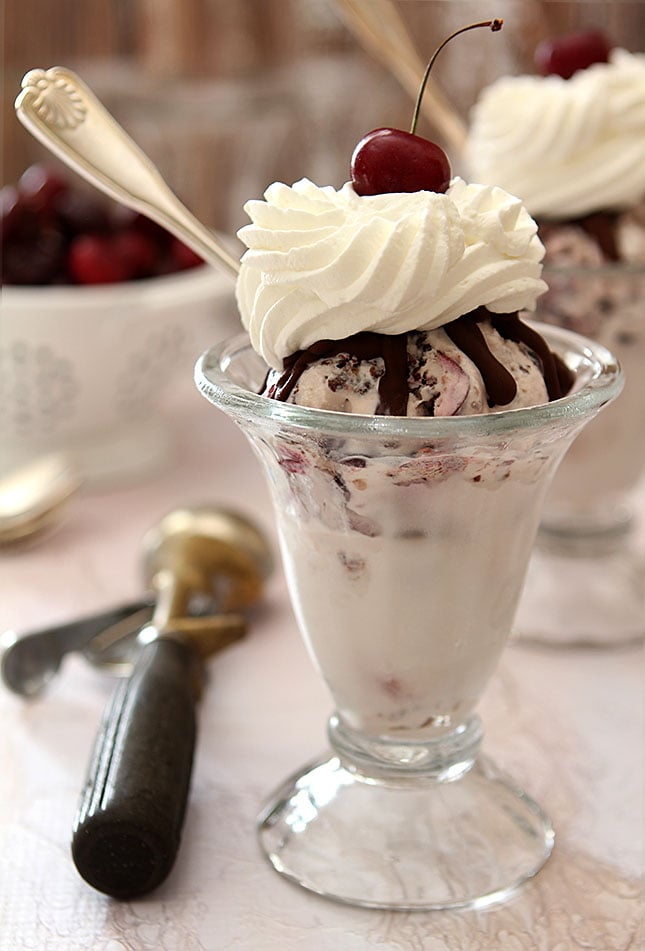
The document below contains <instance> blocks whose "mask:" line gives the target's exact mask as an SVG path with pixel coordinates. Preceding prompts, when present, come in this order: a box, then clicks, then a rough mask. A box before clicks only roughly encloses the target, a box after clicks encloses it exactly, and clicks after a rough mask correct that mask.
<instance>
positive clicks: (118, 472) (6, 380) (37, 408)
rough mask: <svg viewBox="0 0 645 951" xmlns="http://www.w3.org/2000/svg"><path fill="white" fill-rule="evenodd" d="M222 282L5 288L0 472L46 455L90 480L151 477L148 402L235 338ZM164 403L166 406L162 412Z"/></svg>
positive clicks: (153, 422) (160, 426)
mask: <svg viewBox="0 0 645 951" xmlns="http://www.w3.org/2000/svg"><path fill="white" fill-rule="evenodd" d="M235 314H236V309H235V305H234V300H233V283H232V281H231V280H230V279H229V278H227V277H226V276H225V275H221V274H219V273H218V272H216V271H215V270H213V269H212V268H210V267H207V266H204V267H198V268H194V269H192V270H189V271H183V272H181V273H178V274H174V275H167V276H164V277H155V278H149V279H147V280H141V281H130V282H124V283H121V284H110V285H95V286H85V287H81V286H52V287H18V286H4V287H2V288H1V298H0V469H6V468H9V467H11V466H14V465H17V464H20V463H22V462H24V461H27V460H29V459H31V458H33V457H34V456H37V455H39V454H41V453H45V452H49V451H52V450H56V451H60V450H63V451H65V452H68V453H69V454H70V455H72V456H73V457H74V459H75V461H76V463H77V464H78V466H79V468H80V470H81V473H82V475H83V476H84V477H85V478H86V479H87V481H89V482H90V483H97V482H101V483H105V482H111V483H113V482H122V481H125V480H127V479H129V478H131V477H134V476H142V475H150V474H152V473H153V472H154V471H155V470H156V469H158V468H159V467H160V466H161V465H162V464H163V462H164V460H165V459H166V458H167V455H168V448H169V423H170V422H171V420H170V419H169V418H168V417H169V414H170V415H172V401H167V400H166V401H162V402H158V394H159V380H160V379H165V380H166V381H167V386H166V387H165V390H166V395H168V394H170V393H171V392H172V389H173V386H175V385H176V384H177V382H178V380H179V379H180V378H181V377H185V379H186V380H192V373H193V366H194V363H195V361H196V359H197V357H198V356H199V354H200V353H201V352H202V350H204V349H205V347H206V346H209V345H210V344H211V343H212V342H213V339H214V338H216V339H218V340H219V339H221V338H222V337H225V336H228V335H229V334H230V332H231V330H232V331H233V332H236V331H237V330H239V322H238V319H237V317H236V316H235ZM169 406H170V408H169Z"/></svg>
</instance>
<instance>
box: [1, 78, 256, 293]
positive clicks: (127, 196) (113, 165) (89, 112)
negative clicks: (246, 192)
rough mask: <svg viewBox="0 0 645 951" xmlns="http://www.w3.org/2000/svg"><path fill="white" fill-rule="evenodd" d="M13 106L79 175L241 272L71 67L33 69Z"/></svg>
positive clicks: (225, 267) (216, 263) (217, 264)
mask: <svg viewBox="0 0 645 951" xmlns="http://www.w3.org/2000/svg"><path fill="white" fill-rule="evenodd" d="M15 108H16V114H17V116H18V118H19V120H20V121H21V122H22V124H23V125H24V126H25V128H26V129H28V130H29V132H31V134H32V135H33V136H34V137H35V138H36V139H38V140H39V141H40V142H42V144H43V145H44V146H46V148H48V149H49V150H50V151H51V152H53V153H54V154H55V155H57V156H58V158H60V159H61V160H62V161H63V162H65V163H66V164H67V165H68V166H69V167H70V168H72V169H74V171H76V172H78V174H79V175H81V176H82V177H83V178H85V179H87V181H89V182H91V183H92V184H93V185H95V186H96V187H97V188H98V189H100V190H101V191H103V192H105V193H106V194H107V195H109V196H110V197H111V198H114V199H116V200H117V201H119V202H121V204H123V205H126V206H127V207H128V208H132V209H134V210H135V211H140V212H141V213H142V214H144V215H146V216H147V217H148V218H152V219H153V220H154V221H156V222H157V223H158V224H160V225H162V226H163V227H164V228H166V229H167V230H168V231H170V232H171V233H172V234H174V235H175V236H176V237H178V238H179V239H180V240H181V241H183V242H184V243H185V244H187V245H189V247H191V248H192V249H193V250H194V251H195V252H196V253H197V254H199V255H200V257H202V258H204V260H206V261H208V262H209V264H213V265H214V266H215V267H218V268H221V269H223V270H224V271H226V273H227V274H228V275H229V276H231V277H236V276H237V274H238V272H239V269H240V262H239V261H238V260H237V259H236V258H235V257H234V256H233V255H232V254H231V253H230V252H229V251H228V250H227V248H226V247H225V246H224V245H223V244H222V243H221V242H220V241H219V240H218V238H217V237H216V235H215V234H213V232H212V231H210V230H209V229H208V228H206V226H205V225H203V224H202V223H201V222H200V221H198V220H197V218H195V216H194V215H193V214H192V213H191V212H190V211H188V209H187V208H186V207H185V206H184V205H183V204H182V203H181V202H180V201H179V199H178V198H177V196H176V195H175V194H174V193H173V192H172V191H171V189H170V188H169V187H168V185H167V184H166V182H165V181H164V180H163V178H162V177H161V174H160V173H159V170H158V169H157V168H156V167H155V165H154V164H153V163H152V162H151V160H150V159H149V158H148V156H147V155H145V154H144V153H143V152H142V151H141V149H140V148H139V146H138V145H136V144H135V143H134V142H133V141H132V139H131V138H130V137H129V136H128V135H127V133H126V132H125V131H124V130H123V129H122V128H121V126H120V125H119V124H118V122H116V120H115V119H114V118H113V116H111V115H110V113H109V112H108V111H107V109H106V108H105V107H104V106H103V105H102V104H101V103H100V102H99V100H98V99H97V98H96V96H95V95H94V94H93V93H92V92H91V91H90V89H89V88H88V87H87V86H86V85H85V84H84V83H83V82H82V81H81V79H79V77H78V76H77V75H76V74H75V73H74V72H72V70H70V69H65V68H64V67H62V66H53V67H52V68H51V69H46V70H45V69H32V70H30V71H29V72H28V73H27V74H26V75H25V76H24V78H23V80H22V92H21V93H20V95H19V96H18V98H17V99H16V103H15Z"/></svg>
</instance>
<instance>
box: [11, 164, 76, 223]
mask: <svg viewBox="0 0 645 951" xmlns="http://www.w3.org/2000/svg"><path fill="white" fill-rule="evenodd" d="M67 187H68V186H67V182H66V181H65V179H64V178H63V177H62V175H60V174H59V173H58V172H57V171H55V170H54V169H52V168H48V167H47V166H45V165H30V166H29V168H27V169H26V170H25V171H24V172H23V173H22V175H21V176H20V181H19V182H18V192H19V194H20V196H21V198H22V199H23V200H24V201H25V202H26V203H27V204H29V206H30V207H31V208H33V209H34V211H37V212H38V213H39V214H40V213H41V214H43V215H49V216H54V215H55V213H56V207H55V206H56V202H57V201H58V199H59V198H60V196H61V195H63V193H64V192H65V191H66V190H67Z"/></svg>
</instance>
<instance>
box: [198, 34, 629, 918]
mask: <svg viewBox="0 0 645 951" xmlns="http://www.w3.org/2000/svg"><path fill="white" fill-rule="evenodd" d="M498 23H499V21H493V23H490V22H488V23H487V24H485V25H488V26H493V28H495V27H494V24H498ZM431 62H432V61H431ZM422 88H423V87H422ZM417 140H418V141H417ZM351 171H352V176H351V181H350V182H348V183H347V184H345V185H344V186H343V187H342V188H340V189H339V190H336V189H334V188H332V187H318V186H316V185H314V184H313V183H312V182H310V181H309V180H307V179H303V180H301V181H299V182H297V183H296V184H295V185H293V186H291V187H289V186H287V185H284V184H281V183H276V184H274V185H272V186H270V188H269V189H268V190H267V191H266V192H265V195H264V200H263V201H260V200H254V201H250V202H248V203H247V205H246V206H245V207H246V210H247V212H248V214H249V216H250V218H251V224H249V225H248V226H246V227H244V228H243V229H242V230H241V231H240V233H239V234H240V238H241V239H242V241H243V242H244V243H245V244H246V246H247V249H248V250H247V251H246V252H245V254H244V256H243V258H242V262H241V270H240V274H239V278H238V283H237V300H238V304H239V309H240V314H241V317H242V322H243V324H244V326H245V327H246V329H247V330H248V335H249V338H250V344H249V341H248V339H246V338H241V339H238V340H236V341H232V342H230V343H229V344H228V345H225V346H224V347H222V348H219V349H216V350H214V351H211V352H209V353H208V354H206V355H205V356H204V357H203V358H202V361H201V362H200V364H199V365H198V369H197V383H198V386H199V387H200V389H201V391H202V392H203V393H204V395H205V396H206V397H207V398H208V399H210V400H211V401H212V402H213V403H214V404H215V405H216V406H219V407H221V408H222V409H224V410H225V411H226V412H228V413H229V414H230V415H231V416H232V417H233V419H235V420H236V421H237V422H238V423H239V424H240V425H241V426H242V428H243V429H244V431H245V432H246V434H247V435H248V437H249V439H250V440H251V443H252V445H253V446H254V448H255V450H256V452H257V453H258V455H259V456H260V458H261V460H262V462H263V464H264V467H265V470H266V472H267V475H268V478H269V482H270V485H271V490H272V494H273V499H274V503H275V510H276V517H277V524H278V531H279V536H280V540H281V547H282V555H283V563H284V568H285V573H286V576H287V581H288V585H289V590H290V594H291V599H292V603H293V606H294V609H295V612H296V616H297V618H298V621H299V625H300V627H301V630H302V633H303V635H304V638H305V641H306V643H307V646H308V648H309V650H310V652H311V654H312V657H313V659H314V661H315V663H316V664H317V666H318V668H319V669H320V671H321V673H322V676H323V677H324V679H325V681H326V683H327V685H328V687H329V689H330V692H331V694H332V696H333V699H334V703H335V705H336V711H337V713H336V714H335V716H334V717H332V719H331V720H330V728H329V734H330V740H331V743H332V746H333V748H334V751H335V757H336V758H335V757H332V759H325V760H324V761H322V762H321V763H319V764H317V765H316V766H315V767H314V768H313V769H310V770H308V771H306V772H305V773H304V774H302V775H301V776H299V777H298V778H297V779H296V780H294V781H293V782H291V781H289V782H288V783H287V784H286V786H285V788H284V789H282V790H280V791H279V793H278V794H277V795H276V799H275V802H274V803H273V804H272V806H271V807H269V809H268V811H267V813H266V815H265V817H264V818H263V821H262V825H261V828H262V832H261V837H262V842H263V845H264V848H265V850H266V851H267V853H268V855H269V858H270V859H271V861H272V862H273V863H274V865H275V866H276V868H278V869H279V870H280V871H281V872H282V873H283V874H286V875H287V876H288V877H290V878H292V879H295V880H296V881H298V882H300V883H301V884H304V885H305V886H306V887H309V888H312V889H313V890H314V891H317V892H320V893H323V894H327V895H332V896H334V897H336V898H341V899H342V900H344V901H350V902H356V903H358V904H368V905H373V906H377V907H397V908H405V907H409V908H421V907H423V908H429V907H437V908H438V907H446V906H449V905H454V904H460V905H464V904H468V903H470V902H475V901H477V900H478V898H480V897H481V896H482V895H491V894H496V893H500V891H503V889H504V888H506V887H507V885H508V883H509V882H513V883H517V882H519V881H521V880H523V878H526V877H527V875H528V874H533V873H534V872H535V871H536V870H537V868H538V867H539V866H540V865H541V864H542V862H543V861H544V860H545V858H546V856H547V855H548V853H549V851H550V847H551V842H552V836H551V832H550V826H549V823H548V820H547V819H546V817H544V816H543V814H542V813H541V812H540V810H539V808H538V807H537V806H536V805H535V804H533V803H530V801H529V800H527V799H525V798H524V797H523V796H522V797H518V796H517V793H516V791H515V790H514V789H513V788H512V787H511V786H509V785H507V784H506V781H505V780H504V779H502V778H501V777H499V776H498V774H497V773H496V771H495V770H494V768H491V767H487V769H486V771H483V770H482V768H481V767H480V766H478V765H473V764H474V763H475V760H476V757H477V748H478V745H479V742H480V738H481V732H480V727H479V720H478V718H477V717H476V716H475V715H474V714H473V709H474V707H475V705H476V703H477V701H478V699H479V697H480V696H481V694H482V692H483V690H484V687H485V685H486V683H487V681H488V679H489V677H490V675H491V673H492V671H493V670H494V668H495V666H496V663H497V660H498V657H499V654H500V652H501V650H502V648H503V646H504V643H505V641H506V639H507V637H508V633H509V631H510V626H511V620H512V617H513V614H514V611H515V607H516V604H517V601H518V598H519V593H520V589H521V586H522V581H523V575H524V570H525V567H526V564H527V562H528V558H529V554H530V551H531V546H532V543H533V539H534V536H535V531H536V528H537V523H538V518H539V512H540V505H541V502H542V499H543V496H544V493H545V490H546V486H547V483H548V479H549V477H550V475H551V473H552V472H553V470H554V468H555V466H556V464H557V462H558V461H559V459H560V457H561V456H562V454H563V453H564V451H565V450H566V448H567V446H568V445H569V443H570V441H571V439H572V438H573V436H574V435H575V433H576V432H578V430H579V429H580V427H581V426H582V425H583V423H584V420H585V418H587V417H588V416H589V415H590V414H591V415H593V414H594V413H595V412H596V410H597V409H598V408H599V407H600V405H601V404H602V403H604V402H605V401H606V400H607V399H608V398H610V396H611V395H612V394H613V392H615V390H616V389H617V387H618V383H617V371H616V369H615V368H614V369H613V370H611V369H610V367H609V365H610V363H611V357H610V356H609V355H608V354H606V352H605V351H604V350H602V348H599V350H598V352H596V351H594V350H593V346H592V347H591V349H585V348H586V342H585V343H584V344H583V343H582V342H581V341H580V339H579V338H577V337H576V336H575V335H572V334H569V333H567V332H564V331H560V330H558V331H555V330H551V331H549V342H547V340H546V339H545V338H544V337H543V335H542V333H541V332H539V331H538V329H537V328H536V327H534V326H532V325H531V324H530V323H529V322H525V321H524V320H522V319H521V318H520V317H519V312H520V311H530V310H531V309H532V308H533V307H534V306H535V303H536V300H537V298H538V297H539V295H540V294H541V293H543V292H544V290H545V285H544V283H543V281H542V279H541V259H542V256H543V247H542V245H541V243H540V241H539V239H538V237H537V226H536V224H535V222H534V221H533V219H532V218H531V217H530V216H529V214H528V212H527V211H526V209H525V208H524V206H523V205H522V203H521V202H520V201H519V200H518V199H517V198H515V197H513V196H512V195H510V194H509V193H507V192H506V191H503V190H502V189H501V188H498V187H495V186H489V185H471V184H467V183H466V182H465V181H463V180H462V179H460V178H455V177H451V175H450V166H449V164H448V162H447V159H446V158H445V156H444V155H443V153H442V152H441V150H440V149H439V148H438V146H436V145H434V144H433V143H429V142H425V140H423V139H421V138H419V137H418V136H416V135H415V128H414V123H413V128H412V130H411V132H410V133H408V132H401V131H399V130H393V129H378V130H374V131H373V132H371V133H369V134H368V135H367V136H365V138H364V139H362V140H361V142H360V143H359V145H358V146H357V148H356V151H355V152H354V156H353V159H352V164H351ZM610 377H611V383H610V382H609V380H610ZM610 391H611V392H610ZM601 393H602V395H601ZM484 772H485V775H484ZM419 776H421V777H423V779H422V781H421V782H420V783H417V782H416V780H417V778H418V777H419ZM370 777H378V781H374V782H373V781H372V779H371V778H370ZM493 777H494V778H493ZM447 779H450V780H452V781H451V782H450V783H447V782H445V780H447ZM376 787H378V792H375V790H376ZM375 795H376V797H377V799H378V801H375V798H374V797H375ZM451 828H455V829H458V833H457V836H456V838H455V837H453V839H451V844H448V843H447V842H445V841H443V832H442V830H446V829H451ZM429 835H430V840H429V838H428V836H429ZM457 839H458V841H457ZM502 841H503V842H504V845H505V848H504V850H502V849H501V848H500V844H501V842H502ZM509 843H512V844H511V846H510V849H508V850H507V849H506V846H507V845H508V844H509ZM502 851H504V852H505V855H504V856H502ZM511 854H512V858H510V856H511ZM529 869H530V871H529ZM502 883H505V884H502Z"/></svg>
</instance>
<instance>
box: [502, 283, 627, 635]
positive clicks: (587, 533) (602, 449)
mask: <svg viewBox="0 0 645 951" xmlns="http://www.w3.org/2000/svg"><path fill="white" fill-rule="evenodd" d="M543 276H544V279H545V281H546V282H547V284H548V285H549V291H548V293H546V294H545V295H544V296H543V297H542V298H540V299H539V300H538V308H537V317H538V319H539V320H541V321H545V322H548V323H550V324H556V325H558V326H563V327H566V328H568V329H570V330H574V331H576V332H578V333H581V334H584V335H585V336H587V337H591V338H593V339H594V340H596V341H598V342H599V343H601V344H603V345H604V346H606V347H607V348H608V349H609V350H611V352H612V353H613V354H615V355H616V357H617V359H618V360H619V362H620V364H621V367H622V369H623V371H624V373H625V388H624V391H623V392H622V394H621V396H620V398H619V399H618V400H617V401H616V403H614V405H613V406H612V407H611V408H610V409H609V411H608V412H607V413H603V414H602V415H601V416H600V417H599V418H598V419H596V420H594V422H593V423H592V424H591V425H590V426H589V427H586V428H585V429H584V431H583V432H582V433H581V434H580V436H578V437H577V438H576V440H575V442H574V443H573V445H572V447H571V448H570V449H569V451H568V452H567V454H566V455H565V457H564V459H563V461H562V463H561V465H560V466H559V468H558V471H557V474H556V475H555V478H554V479H553V482H552V484H551V487H550V489H549V492H548V493H547V496H546V500H545V505H544V510H543V514H542V519H541V523H540V528H539V532H538V535H537V539H536V545H535V549H534V552H533V555H532V557H531V561H530V563H529V569H528V574H527V580H526V584H525V588H524V593H523V595H522V599H521V601H520V606H519V609H518V613H517V616H516V620H515V623H514V632H515V636H516V638H517V639H518V640H520V641H533V642H539V643H543V644H548V645H551V646H560V647H569V646H592V647H613V646H620V645H628V644H630V643H632V642H639V641H642V640H643V637H644V636H645V552H644V551H643V546H642V542H641V543H639V538H638V534H637V528H638V526H637V522H636V519H635V517H634V493H635V490H636V489H637V487H638V485H639V483H640V482H641V480H642V477H643V473H645V435H644V434H645V376H644V375H643V367H644V366H645V311H644V304H643V302H644V301H645V267H643V266H642V265H637V264H606V265H597V264H595V265H593V266H591V265H587V266H584V265H576V266H573V265H571V266H557V267H556V266H555V265H551V266H547V267H545V268H544V272H543Z"/></svg>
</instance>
